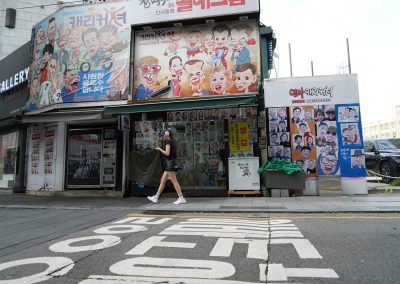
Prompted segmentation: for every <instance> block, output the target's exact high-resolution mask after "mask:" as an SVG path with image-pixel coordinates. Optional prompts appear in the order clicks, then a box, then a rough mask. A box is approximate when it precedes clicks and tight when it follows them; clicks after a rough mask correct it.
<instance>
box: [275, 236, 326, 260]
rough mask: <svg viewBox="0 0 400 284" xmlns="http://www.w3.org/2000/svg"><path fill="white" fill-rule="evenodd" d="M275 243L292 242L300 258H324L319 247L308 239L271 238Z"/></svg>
mask: <svg viewBox="0 0 400 284" xmlns="http://www.w3.org/2000/svg"><path fill="white" fill-rule="evenodd" d="M273 244H292V245H293V246H294V248H295V249H296V252H297V254H298V255H299V257H300V258H303V259H305V258H322V256H321V255H320V254H319V253H318V251H317V249H316V248H315V247H314V246H313V245H312V244H311V242H310V241H309V240H306V239H271V245H273Z"/></svg>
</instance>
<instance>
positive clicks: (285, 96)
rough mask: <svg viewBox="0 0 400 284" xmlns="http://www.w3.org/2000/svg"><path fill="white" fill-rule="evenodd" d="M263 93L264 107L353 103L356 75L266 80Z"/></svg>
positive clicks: (356, 93)
mask: <svg viewBox="0 0 400 284" xmlns="http://www.w3.org/2000/svg"><path fill="white" fill-rule="evenodd" d="M264 96H265V107H281V106H305V105H324V104H349V103H354V102H358V101H359V98H358V82H357V75H355V74H347V75H331V76H313V77H296V78H279V79H265V80H264Z"/></svg>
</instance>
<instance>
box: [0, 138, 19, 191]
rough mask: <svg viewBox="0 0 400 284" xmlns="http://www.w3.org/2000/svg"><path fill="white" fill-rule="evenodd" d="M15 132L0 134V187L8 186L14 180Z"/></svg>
mask: <svg viewBox="0 0 400 284" xmlns="http://www.w3.org/2000/svg"><path fill="white" fill-rule="evenodd" d="M17 138H18V134H17V132H12V133H8V134H5V135H0V188H7V189H8V188H10V187H11V186H12V184H13V183H14V180H15V172H16V168H15V166H16V158H17V155H16V153H17V146H18V145H17V141H18V139H17Z"/></svg>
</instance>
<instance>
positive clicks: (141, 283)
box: [79, 275, 295, 284]
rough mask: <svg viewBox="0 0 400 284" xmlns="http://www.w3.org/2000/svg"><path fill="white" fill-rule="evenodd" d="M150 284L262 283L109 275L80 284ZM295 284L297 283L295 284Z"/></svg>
mask: <svg viewBox="0 0 400 284" xmlns="http://www.w3.org/2000/svg"><path fill="white" fill-rule="evenodd" d="M97 283H100V284H104V283H106V284H121V283H123V284H149V283H152V284H154V283H160V284H161V283H168V284H182V283H185V284H260V282H247V281H238V280H220V279H211V280H210V279H193V278H173V277H164V278H160V277H132V276H109V275H90V276H89V277H88V279H85V280H82V281H81V282H79V284H97ZM294 284H295V283H294Z"/></svg>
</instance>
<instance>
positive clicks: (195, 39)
mask: <svg viewBox="0 0 400 284" xmlns="http://www.w3.org/2000/svg"><path fill="white" fill-rule="evenodd" d="M185 40H186V46H187V47H188V48H190V49H195V48H196V47H198V46H200V42H201V33H200V32H199V31H192V32H190V33H188V34H187V35H186V36H185Z"/></svg>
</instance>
